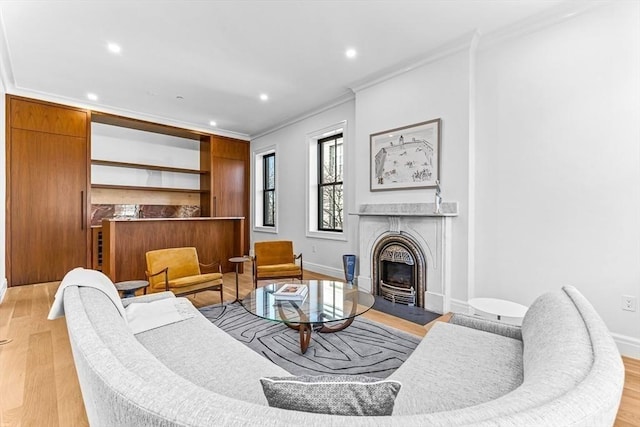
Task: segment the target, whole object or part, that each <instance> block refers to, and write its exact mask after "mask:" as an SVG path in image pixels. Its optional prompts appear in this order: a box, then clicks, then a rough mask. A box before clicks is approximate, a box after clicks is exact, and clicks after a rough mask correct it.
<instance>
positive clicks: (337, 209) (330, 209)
mask: <svg viewBox="0 0 640 427" xmlns="http://www.w3.org/2000/svg"><path fill="white" fill-rule="evenodd" d="M342 205H343V195H342V185H327V186H324V187H322V188H321V192H320V206H321V209H322V212H321V214H322V217H321V222H320V228H321V229H324V230H342V215H343V212H342Z"/></svg>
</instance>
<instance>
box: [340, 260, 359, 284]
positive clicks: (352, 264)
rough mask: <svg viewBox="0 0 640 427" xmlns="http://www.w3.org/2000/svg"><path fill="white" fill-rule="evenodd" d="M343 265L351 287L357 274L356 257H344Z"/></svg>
mask: <svg viewBox="0 0 640 427" xmlns="http://www.w3.org/2000/svg"><path fill="white" fill-rule="evenodd" d="M342 265H343V267H344V278H345V280H346V281H347V283H349V284H350V285H352V284H353V277H354V275H355V273H356V256H355V255H342Z"/></svg>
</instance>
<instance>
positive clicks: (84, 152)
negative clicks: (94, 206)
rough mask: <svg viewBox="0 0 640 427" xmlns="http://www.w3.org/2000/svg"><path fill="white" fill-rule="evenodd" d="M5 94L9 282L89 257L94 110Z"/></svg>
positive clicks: (30, 279)
mask: <svg viewBox="0 0 640 427" xmlns="http://www.w3.org/2000/svg"><path fill="white" fill-rule="evenodd" d="M6 99H7V105H8V106H9V108H8V109H7V223H6V230H7V239H6V266H7V278H8V280H9V286H15V285H23V284H29V283H42V282H50V281H55V280H60V279H62V277H63V276H64V275H65V274H66V273H67V272H68V271H69V270H71V269H72V268H75V267H78V266H89V265H90V264H89V263H90V260H91V253H90V251H89V247H90V237H91V236H90V233H89V230H88V227H87V224H88V221H87V220H88V215H89V209H88V208H89V203H90V201H89V198H90V194H89V173H90V171H89V161H88V159H89V153H90V139H89V130H88V123H89V117H90V113H89V112H88V111H84V110H80V109H75V108H66V107H64V106H60V105H57V104H52V103H47V102H42V101H36V100H29V99H25V98H19V97H14V96H11V95H8V96H7V98H6Z"/></svg>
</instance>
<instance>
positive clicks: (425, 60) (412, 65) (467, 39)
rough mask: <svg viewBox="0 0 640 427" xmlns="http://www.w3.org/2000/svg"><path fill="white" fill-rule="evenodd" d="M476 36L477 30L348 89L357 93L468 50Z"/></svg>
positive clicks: (356, 83)
mask: <svg viewBox="0 0 640 427" xmlns="http://www.w3.org/2000/svg"><path fill="white" fill-rule="evenodd" d="M478 35H479V33H478V31H477V30H475V31H471V32H469V33H467V34H465V35H463V36H462V37H459V38H457V39H454V40H451V41H449V42H447V43H445V44H443V45H442V46H440V47H438V48H437V49H434V50H431V51H429V52H428V53H427V54H426V55H421V56H420V57H418V58H412V59H410V60H408V61H404V62H401V63H398V64H396V65H394V66H393V67H391V68H387V69H385V70H383V71H381V72H380V73H376V74H375V75H373V76H370V77H367V78H366V79H363V80H360V81H357V82H355V83H353V84H352V85H350V86H349V87H350V89H351V90H352V91H353V92H354V93H358V92H360V91H361V90H364V89H367V88H369V87H371V86H375V85H377V84H380V83H382V82H384V81H387V80H390V79H393V78H395V77H398V76H400V75H402V74H404V73H407V72H409V71H411V70H414V69H416V68H420V67H423V66H425V65H428V64H431V63H433V62H436V61H439V60H441V59H443V58H446V57H448V56H451V55H455V54H456V53H459V52H462V51H464V50H466V49H469V48H470V47H471V44H472V43H473V41H474V40H475V39H477V37H478Z"/></svg>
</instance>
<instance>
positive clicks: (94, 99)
mask: <svg viewBox="0 0 640 427" xmlns="http://www.w3.org/2000/svg"><path fill="white" fill-rule="evenodd" d="M87 98H89V99H90V100H91V101H97V100H98V95H96V94H95V93H88V94H87Z"/></svg>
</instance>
